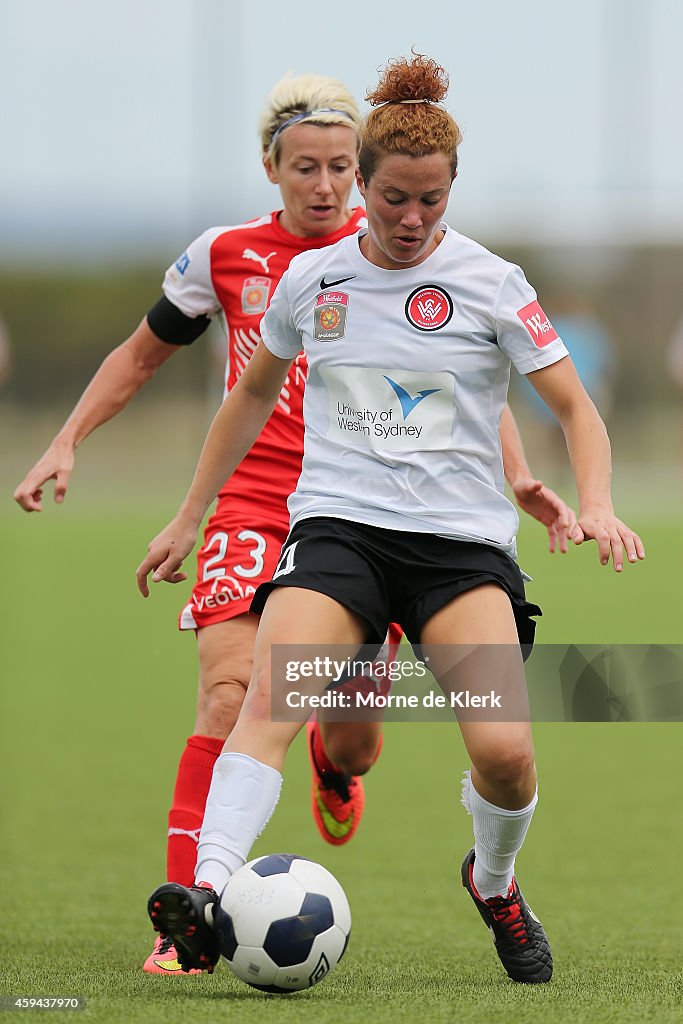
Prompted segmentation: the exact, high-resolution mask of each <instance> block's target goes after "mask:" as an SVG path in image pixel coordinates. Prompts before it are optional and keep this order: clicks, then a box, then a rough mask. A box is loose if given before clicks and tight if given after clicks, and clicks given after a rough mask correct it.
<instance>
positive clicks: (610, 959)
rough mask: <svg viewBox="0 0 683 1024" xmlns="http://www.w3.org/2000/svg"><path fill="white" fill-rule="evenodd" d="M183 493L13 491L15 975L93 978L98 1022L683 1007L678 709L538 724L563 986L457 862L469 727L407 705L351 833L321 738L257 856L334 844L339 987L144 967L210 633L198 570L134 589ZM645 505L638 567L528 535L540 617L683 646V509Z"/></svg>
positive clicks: (5, 983)
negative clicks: (275, 984) (195, 588)
mask: <svg viewBox="0 0 683 1024" xmlns="http://www.w3.org/2000/svg"><path fill="white" fill-rule="evenodd" d="M170 511H171V503H169V504H168V505H166V506H162V507H161V509H159V508H150V509H145V510H143V511H132V510H131V508H130V507H129V506H127V505H125V504H119V505H114V506H113V507H112V508H111V509H110V510H108V511H107V510H106V506H105V505H102V506H98V505H97V503H95V504H93V505H91V506H88V507H87V508H85V507H84V506H79V504H78V502H77V501H75V502H74V501H72V500H71V499H70V500H69V505H68V506H66V507H65V508H63V509H60V510H57V509H54V508H53V507H51V508H50V509H49V512H47V513H44V514H43V515H42V517H40V519H38V517H35V516H33V517H28V516H23V515H21V514H20V513H19V512H18V510H15V509H13V508H10V507H9V506H8V505H7V504H5V506H4V510H3V512H2V513H1V514H0V529H1V531H2V548H3V560H2V566H3V576H4V580H3V583H4V586H3V588H2V605H3V608H2V623H3V636H4V639H3V644H2V663H1V664H2V675H3V686H2V714H1V721H2V725H1V727H0V728H1V736H0V739H1V755H0V756H1V758H2V764H1V767H2V780H3V785H2V797H1V801H2V822H3V824H2V850H3V852H2V863H1V865H0V892H1V893H2V897H1V899H2V929H1V932H0V934H1V935H2V949H1V952H0V979H1V980H0V992H2V993H14V994H17V995H35V996H38V995H46V994H49V995H78V996H80V997H85V999H86V1000H87V1003H88V1008H87V1011H86V1019H88V1020H92V1021H98V1022H99V1021H102V1022H115V1021H143V1020H144V1021H150V1022H162V1021H163V1022H176V1021H178V1022H181V1021H182V1022H183V1024H187V1022H188V1021H199V1020H202V1021H208V1022H213V1021H222V1020H226V1021H227V1020H234V1021H239V1022H240V1024H242V1022H244V1024H252V1022H258V1024H261V1022H263V1021H277V1022H289V1021H292V1022H293V1021H297V1022H311V1024H314V1022H315V1024H328V1022H329V1024H337V1022H345V1024H347V1022H348V1024H353V1022H355V1021H361V1020H362V1021H366V1020H369V1021H373V1022H377V1024H383V1022H389V1021H391V1022H392V1024H395V1022H398V1021H406V1022H410V1024H412V1022H418V1024H423V1022H424V1024H427V1022H429V1024H435V1022H440V1021H454V1022H455V1021H457V1022H463V1024H469V1022H481V1024H484V1022H497V1021H501V1022H502V1021H506V1022H507V1021H510V1020H514V1021H515V1022H519V1024H524V1022H531V1021H533V1022H537V1021H538V1022H541V1021H544V1022H549V1024H555V1022H560V1021H562V1022H564V1021H572V1022H575V1024H580V1022H583V1021H591V1022H611V1021H619V1022H622V1021H623V1022H642V1021H650V1020H651V1021H658V1022H668V1021H671V1022H673V1021H680V1020H681V1019H682V1016H683V1005H682V999H683V986H682V982H683V975H682V973H681V949H682V947H683V925H682V924H681V915H680V913H679V912H678V904H677V903H676V899H677V895H678V892H679V890H680V851H681V849H682V848H683V814H682V813H681V812H682V800H681V794H680V782H679V780H680V777H681V767H682V764H683V755H682V745H681V738H682V735H683V733H682V732H681V730H682V728H683V726H682V725H681V724H677V723H669V724H663V723H660V724H657V723H655V724H634V725H591V724H584V725H576V724H543V725H539V726H538V727H537V728H536V743H537V749H538V760H539V767H540V773H541V802H540V804H539V809H538V813H537V816H536V818H535V820H534V824H533V829H532V832H531V833H530V836H529V839H528V841H527V844H526V846H525V848H524V850H523V852H522V854H521V855H520V857H519V860H518V872H519V877H520V879H521V881H522V884H523V887H524V889H525V892H526V895H527V896H528V898H529V899H530V901H531V903H532V906H533V907H534V909H535V910H537V912H539V914H540V915H541V917H542V919H543V921H544V924H545V925H546V928H547V931H548V933H549V936H550V938H551V941H552V943H553V947H554V953H555V961H556V974H555V977H554V979H553V982H552V983H551V985H549V986H546V987H542V988H539V989H536V988H527V987H521V986H515V985H514V984H513V983H511V982H509V981H508V980H507V979H506V978H505V975H504V973H503V972H502V970H501V968H500V966H499V964H498V961H497V958H496V957H495V955H494V952H493V948H492V945H491V942H490V939H489V936H488V934H487V933H486V930H485V929H484V928H483V927H482V925H481V922H480V921H479V918H478V916H477V914H476V912H475V910H474V908H473V907H472V906H471V904H470V903H469V900H468V898H467V897H466V895H465V893H464V892H463V890H462V889H461V887H460V885H459V883H458V871H459V863H460V859H461V857H462V855H463V854H464V852H465V851H466V850H467V849H468V847H469V845H470V835H471V826H470V820H469V819H468V817H467V816H466V815H465V813H464V811H463V810H462V808H461V807H460V806H459V795H460V791H459V790H460V787H459V776H460V774H461V769H463V768H464V767H466V759H465V755H464V752H463V748H462V744H461V742H460V739H459V736H458V732H457V729H456V728H455V727H454V726H450V725H445V724H429V723H424V724H410V725H407V724H393V725H390V726H388V727H387V741H386V743H385V748H384V753H383V754H382V758H381V760H380V762H379V763H378V765H377V767H376V768H375V769H374V770H373V772H372V773H371V775H370V776H368V779H367V783H366V789H367V794H368V803H367V811H366V817H365V820H364V822H363V826H362V829H361V830H360V831H359V833H358V836H357V837H356V838H355V839H354V841H353V843H352V844H351V845H350V846H349V847H348V848H342V849H335V848H330V847H327V846H325V844H324V843H323V842H322V840H320V839H319V838H318V836H317V832H316V831H315V828H314V825H313V823H312V819H311V818H310V815H309V811H308V778H307V766H306V763H305V757H304V754H303V749H302V747H301V745H300V744H299V743H297V745H296V746H295V748H293V750H292V752H291V754H290V757H289V761H288V767H287V775H286V784H285V788H284V791H283V799H282V802H281V805H280V808H279V810H278V812H277V814H276V816H275V818H274V819H273V821H272V822H271V823H270V825H269V826H268V829H267V831H266V834H265V836H264V837H262V838H261V840H260V841H259V843H258V846H257V848H256V852H259V853H264V852H275V851H280V850H283V851H284V850H288V851H295V852H298V853H301V854H303V855H305V856H308V857H312V858H314V859H316V860H321V861H322V862H323V863H324V864H325V865H326V866H327V867H329V868H330V869H331V870H332V871H333V872H335V874H336V875H337V876H338V877H339V879H340V881H341V882H342V884H343V885H344V886H345V888H346V890H347V893H348V896H349V900H350V903H351V908H352V912H353V915H354V923H353V933H352V939H351V943H350V946H349V950H348V953H347V955H346V957H345V959H344V961H343V962H342V965H341V966H340V967H339V969H338V970H337V971H336V972H335V973H334V974H333V975H332V976H331V977H330V978H329V979H328V980H327V981H326V982H325V983H324V984H322V985H321V986H319V987H318V988H316V989H314V990H312V991H310V992H308V993H304V994H299V995H296V996H292V997H288V998H278V997H270V996H264V995H261V994H259V993H256V992H253V991H252V990H250V989H249V988H247V987H246V986H244V985H242V984H241V983H239V982H238V981H236V980H235V979H234V978H233V977H232V975H231V974H230V972H229V971H228V970H227V968H223V967H221V968H219V969H218V970H217V971H216V973H215V975H214V976H213V977H211V978H207V977H200V978H189V977H188V978H179V979H168V978H155V977H147V976H145V975H143V974H142V972H141V971H140V964H141V962H142V960H143V959H144V957H145V956H146V954H147V953H148V951H149V948H150V942H151V937H152V933H151V931H150V928H149V925H148V922H147V918H146V914H145V902H146V897H147V895H148V893H149V891H150V890H151V889H152V888H153V887H154V885H156V884H157V883H158V882H159V881H161V880H162V879H163V871H164V834H165V817H166V812H167V807H168V803H169V799H170V792H171V786H172V782H173V778H174V775H175V766H176V762H177V757H178V754H179V751H180V749H181V746H182V743H183V740H184V737H185V736H186V735H187V734H188V733H189V731H190V725H191V722H192V715H193V704H194V692H195V675H196V668H195V657H194V650H193V648H194V642H193V639H192V638H191V637H188V636H181V635H179V634H176V632H175V631H174V624H173V619H174V616H175V613H176V611H177V608H178V607H179V604H180V601H181V597H182V595H181V593H180V591H179V590H178V589H176V588H170V587H166V588H158V589H157V591H156V592H155V593H154V594H153V599H152V600H150V601H148V602H143V601H142V600H141V599H140V598H139V597H138V596H137V594H136V592H135V589H134V580H133V569H134V566H135V564H136V563H137V561H139V559H140V557H141V555H142V553H143V551H144V546H145V544H146V541H147V540H148V539H149V537H150V536H152V535H153V533H154V532H156V530H157V529H158V528H159V527H160V525H161V524H162V522H163V521H165V517H167V515H168V513H169V512H170ZM634 525H635V524H634ZM637 526H638V528H639V529H640V530H641V531H642V533H643V536H644V538H645V540H646V542H647V545H648V559H647V561H646V562H645V563H644V564H642V565H640V566H638V567H636V568H635V569H633V570H631V569H628V568H627V570H626V571H625V573H624V576H623V578H621V579H619V578H616V577H615V576H614V574H613V573H611V571H609V572H608V571H607V570H605V569H601V568H600V567H599V566H598V564H597V558H596V554H595V549H594V547H593V546H587V547H586V548H584V549H581V550H575V551H572V552H570V554H569V555H568V556H567V557H566V558H564V559H561V558H559V557H558V556H557V555H556V556H554V558H553V559H552V560H550V559H549V558H548V556H547V555H546V554H545V552H544V546H543V538H542V535H541V533H540V531H539V532H534V531H533V529H532V530H531V531H526V532H525V535H524V539H523V543H522V557H521V562H522V564H523V566H524V568H525V569H527V570H528V571H529V572H530V573H531V574H532V575H533V576H535V577H536V582H534V583H533V584H532V585H531V587H532V588H533V589H530V595H531V596H532V599H534V600H538V601H539V602H540V603H541V604H542V605H543V606H544V610H545V613H546V614H545V617H544V620H543V624H542V626H541V630H540V637H541V639H543V640H545V641H546V642H569V641H576V642H582V643H606V642H609V643H618V642H627V643H644V644H646V643H669V644H670V643H681V642H683V630H682V628H681V616H680V598H679V596H678V581H679V579H680V569H681V555H680V523H678V522H676V520H675V519H673V518H671V519H669V520H667V519H666V518H663V519H659V520H657V519H653V520H652V521H651V522H647V521H645V522H643V521H640V522H638V524H637ZM28 1016H30V1017H33V1016H34V1014H33V1013H29V1014H28ZM8 1017H9V1015H8Z"/></svg>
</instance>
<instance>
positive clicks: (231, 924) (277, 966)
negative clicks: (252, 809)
mask: <svg viewBox="0 0 683 1024" xmlns="http://www.w3.org/2000/svg"><path fill="white" fill-rule="evenodd" d="M214 924H215V928H216V931H217V933H218V936H219V942H220V948H221V953H222V954H223V956H224V957H225V959H226V960H227V961H228V965H229V966H230V968H231V969H232V971H233V972H234V973H235V974H236V975H237V977H238V978H241V979H242V981H246V983H247V984H248V985H252V986H253V987H254V988H258V989H261V990H262V991H263V992H296V991H298V990H299V989H303V988H310V987H311V986H312V985H317V984H318V982H319V981H322V980H323V978H324V977H326V976H327V975H328V974H329V973H330V971H332V970H333V969H334V968H335V967H336V965H337V964H338V963H339V961H340V960H341V958H342V957H343V955H344V953H345V952H346V946H347V944H348V941H349V934H350V932H351V911H350V909H349V903H348V900H347V899H346V894H345V892H344V890H343V889H342V887H341V885H340V884H339V882H338V881H337V879H336V878H335V877H334V875H332V874H330V872H329V871H328V870H327V869H326V868H324V867H323V866H322V865H321V864H316V863H315V861H312V860H306V858H305V857H297V856H296V855H295V854H292V853H274V854H270V855H269V856H267V857H257V858H256V860H252V861H249V863H248V864H245V865H244V867H243V868H240V870H239V871H237V872H236V873H235V874H234V875H233V876H232V878H231V879H230V881H229V882H228V884H227V886H226V887H225V889H224V890H223V894H222V896H221V899H220V902H219V904H218V905H217V907H216V910H215V912H214Z"/></svg>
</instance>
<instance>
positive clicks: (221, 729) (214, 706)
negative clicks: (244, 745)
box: [196, 679, 247, 739]
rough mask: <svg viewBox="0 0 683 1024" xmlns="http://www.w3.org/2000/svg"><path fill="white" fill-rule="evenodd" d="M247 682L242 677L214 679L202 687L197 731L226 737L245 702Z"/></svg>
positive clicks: (199, 697)
mask: <svg viewBox="0 0 683 1024" xmlns="http://www.w3.org/2000/svg"><path fill="white" fill-rule="evenodd" d="M246 691H247V684H246V683H245V682H244V681H242V680H240V679H223V680H217V679H216V680H213V681H212V682H211V684H210V685H203V686H201V687H200V690H199V696H198V699H197V726H196V731H197V732H198V733H199V734H200V735H203V736H218V737H221V738H223V739H226V738H227V737H228V736H229V735H230V732H231V731H232V728H233V726H234V725H235V722H236V721H237V719H238V717H239V713H240V711H241V709H242V704H243V703H244V697H245V694H246Z"/></svg>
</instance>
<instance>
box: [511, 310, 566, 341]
mask: <svg viewBox="0 0 683 1024" xmlns="http://www.w3.org/2000/svg"><path fill="white" fill-rule="evenodd" d="M517 316H518V317H519V319H520V320H521V321H522V323H523V324H524V326H525V327H526V329H527V331H528V332H529V334H530V335H531V340H532V341H533V343H534V345H535V346H536V348H545V346H546V345H549V344H550V342H551V341H555V338H556V337H557V332H556V331H555V328H554V327H553V325H552V324H551V323H550V320H548V317H547V316H546V315H545V313H544V312H543V310H542V309H541V306H540V303H539V302H538V301H536V300H535V301H534V302H530V303H529V305H528V306H524V307H523V308H522V309H518V310H517Z"/></svg>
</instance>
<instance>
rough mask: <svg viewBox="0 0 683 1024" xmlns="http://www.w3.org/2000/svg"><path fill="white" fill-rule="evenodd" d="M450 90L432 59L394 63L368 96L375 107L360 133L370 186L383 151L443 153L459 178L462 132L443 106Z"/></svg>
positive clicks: (419, 57) (365, 178) (363, 171)
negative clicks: (459, 152) (441, 104)
mask: <svg viewBox="0 0 683 1024" xmlns="http://www.w3.org/2000/svg"><path fill="white" fill-rule="evenodd" d="M447 92H448V73H447V72H446V70H445V69H444V68H443V67H441V65H440V64H437V62H436V61H435V60H432V59H431V58H430V57H425V56H424V55H423V54H421V53H415V54H413V57H412V58H411V59H410V60H408V59H406V58H405V57H397V58H396V59H395V60H391V61H389V63H388V64H387V66H386V67H385V68H384V70H383V71H382V73H381V75H380V80H379V82H378V84H377V86H376V87H375V89H373V90H372V91H370V92H368V94H367V95H366V97H365V98H366V100H367V101H368V102H369V103H371V104H372V106H373V107H375V109H374V110H372V111H370V113H369V114H368V115H367V117H366V118H365V119H364V121H363V126H362V129H361V151H360V159H359V163H360V171H361V175H362V176H363V181H364V182H365V183H366V184H367V183H368V181H369V180H370V177H371V176H372V174H373V173H374V171H375V168H376V166H377V162H378V160H379V158H380V157H381V156H382V154H383V153H401V154H403V155H406V156H428V155H429V154H431V153H444V154H445V155H446V156H447V157H448V159H449V160H450V162H451V169H452V174H453V176H455V172H456V170H457V167H458V146H459V145H460V142H461V141H462V132H461V131H460V128H459V127H458V125H457V124H456V122H455V120H454V119H453V118H452V117H451V115H450V114H449V113H448V111H447V110H445V109H444V108H443V107H442V106H440V105H439V104H440V102H441V100H443V99H444V98H445V96H446V93H447Z"/></svg>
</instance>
